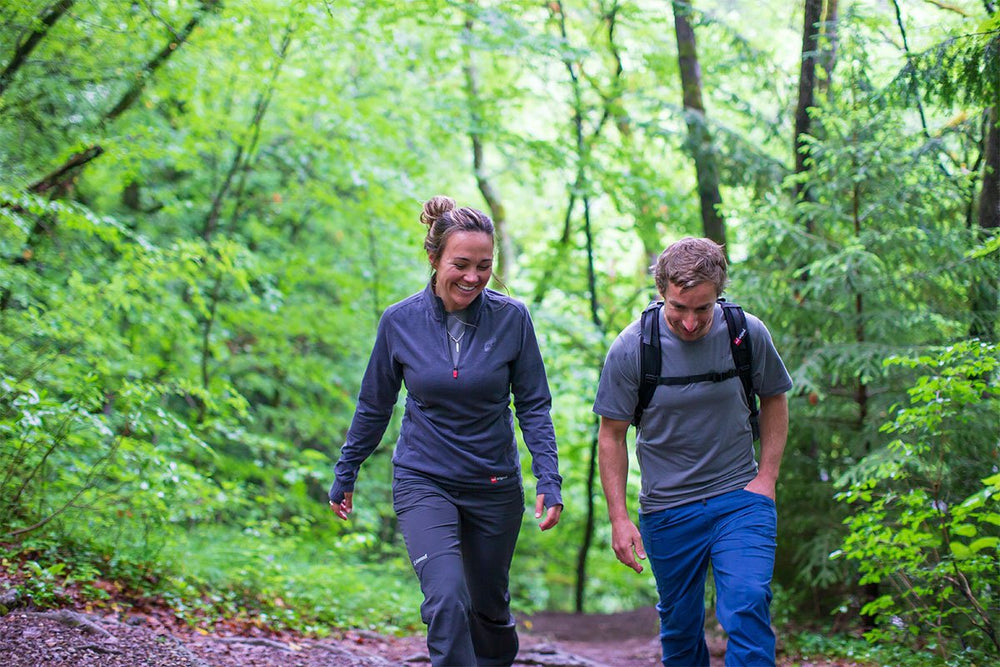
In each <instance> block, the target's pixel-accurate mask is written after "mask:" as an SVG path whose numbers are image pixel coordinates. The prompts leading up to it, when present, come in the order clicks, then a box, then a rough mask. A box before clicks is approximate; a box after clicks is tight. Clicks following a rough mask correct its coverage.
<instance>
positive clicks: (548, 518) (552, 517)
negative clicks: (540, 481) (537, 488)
mask: <svg viewBox="0 0 1000 667" xmlns="http://www.w3.org/2000/svg"><path fill="white" fill-rule="evenodd" d="M562 508H563V506H562V505H553V506H552V507H550V508H549V509H548V510H545V494H544V493H540V494H538V497H537V498H536V499H535V518H536V519H541V518H542V512H543V511H545V519H544V520H543V521H542V522H541V523H540V524H538V527H539V528H541V529H542V530H548V529H549V528H551V527H552V526H554V525H556V524H557V523H559V516H560V515H561V514H562Z"/></svg>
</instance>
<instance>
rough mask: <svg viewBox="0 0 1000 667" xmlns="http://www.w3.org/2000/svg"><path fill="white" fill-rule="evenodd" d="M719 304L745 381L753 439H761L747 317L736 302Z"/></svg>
mask: <svg viewBox="0 0 1000 667" xmlns="http://www.w3.org/2000/svg"><path fill="white" fill-rule="evenodd" d="M719 305H720V306H722V314H723V315H724V316H725V318H726V326H728V327H729V349H730V351H731V352H732V353H733V363H734V364H735V366H736V374H737V375H739V377H740V381H741V382H742V383H743V393H744V394H745V395H746V398H747V407H748V408H750V428H751V430H752V431H753V439H754V440H759V439H760V411H759V410H758V408H757V394H756V392H754V390H753V349H752V347H751V344H750V332H749V330H748V329H747V317H746V314H745V313H744V312H743V309H742V308H740V307H739V306H738V305H737V304H735V303H730V302H728V301H726V300H725V299H719Z"/></svg>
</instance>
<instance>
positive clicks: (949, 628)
mask: <svg viewBox="0 0 1000 667" xmlns="http://www.w3.org/2000/svg"><path fill="white" fill-rule="evenodd" d="M886 363H887V365H903V366H907V367H911V368H918V369H921V371H922V372H924V373H926V374H924V375H921V377H920V378H919V380H918V381H917V383H916V385H915V386H914V387H912V388H911V389H910V390H909V394H910V405H909V406H908V407H904V408H900V409H899V410H898V411H897V412H896V413H895V416H894V418H893V419H891V420H890V421H888V422H887V423H886V424H885V425H884V426H883V427H882V430H883V431H884V432H886V433H891V434H894V435H896V436H897V439H895V440H893V441H892V442H890V443H889V444H887V445H886V446H885V447H883V448H881V449H879V450H877V451H874V452H872V453H871V454H870V455H869V456H867V457H865V458H864V459H863V460H861V461H859V462H858V464H857V465H856V466H854V468H852V469H851V470H849V471H848V473H847V474H846V475H845V476H844V478H843V479H842V481H841V486H843V487H844V489H845V490H844V491H842V492H841V493H840V494H839V495H838V499H839V500H840V501H841V502H844V503H847V504H848V505H850V506H851V509H852V514H851V516H850V517H849V518H848V519H847V520H846V523H847V525H848V527H849V529H850V534H849V535H848V536H847V537H846V539H845V540H844V545H843V549H842V551H840V552H838V553H837V555H839V556H842V557H846V558H848V559H851V560H854V561H857V562H858V567H859V570H860V572H861V575H862V578H861V583H869V582H870V583H886V584H891V586H892V588H893V589H894V592H893V593H890V592H889V591H886V592H885V593H884V594H883V595H881V596H879V597H878V598H876V599H874V600H872V601H871V602H869V603H868V604H866V605H865V607H864V608H863V609H862V613H864V614H867V615H870V616H872V617H874V619H875V620H876V622H877V626H876V628H875V629H874V630H872V631H871V632H869V633H868V635H867V637H868V639H869V640H870V641H872V642H873V643H882V642H901V643H904V644H909V645H914V646H922V647H926V648H929V649H930V650H933V651H934V652H937V653H940V654H941V655H945V656H946V655H957V654H960V653H962V652H963V651H964V652H965V654H966V655H968V656H969V659H970V660H972V661H973V662H975V661H977V660H978V659H980V658H979V657H978V656H992V657H993V658H994V659H995V658H996V657H997V656H998V655H1000V635H998V625H1000V613H998V609H997V607H996V599H997V591H998V590H1000V549H998V546H1000V474H998V473H997V459H998V456H1000V443H998V441H997V433H998V426H1000V417H998V415H1000V397H998V396H997V394H996V393H995V392H994V391H993V390H992V389H991V388H990V387H991V386H995V385H996V379H997V372H998V370H1000V354H998V347H997V346H996V345H990V344H986V343H982V342H979V341H975V340H973V341H967V342H962V343H957V344H955V345H951V346H947V347H945V348H943V349H940V350H938V351H936V352H934V353H930V352H929V353H927V354H924V355H921V356H918V357H896V358H891V359H888V360H887V362H886Z"/></svg>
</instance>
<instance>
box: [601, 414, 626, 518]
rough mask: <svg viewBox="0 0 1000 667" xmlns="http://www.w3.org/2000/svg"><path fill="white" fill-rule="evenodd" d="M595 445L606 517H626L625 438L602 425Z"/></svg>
mask: <svg viewBox="0 0 1000 667" xmlns="http://www.w3.org/2000/svg"><path fill="white" fill-rule="evenodd" d="M597 447H598V467H599V469H600V472H601V488H602V489H603V490H604V497H605V499H606V500H607V502H608V517H609V518H610V519H611V521H612V522H614V521H616V520H618V519H627V518H628V507H627V503H626V502H625V494H626V486H627V482H628V448H627V446H626V444H625V438H624V437H622V436H620V435H618V434H616V433H612V432H609V431H608V430H607V429H605V428H603V427H602V428H601V431H600V433H599V434H598V438H597Z"/></svg>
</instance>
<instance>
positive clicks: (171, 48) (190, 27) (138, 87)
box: [104, 0, 219, 121]
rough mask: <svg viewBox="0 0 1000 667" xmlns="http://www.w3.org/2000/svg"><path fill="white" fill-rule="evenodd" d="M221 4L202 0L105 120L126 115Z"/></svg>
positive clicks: (215, 0) (140, 72)
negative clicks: (162, 68) (147, 84)
mask: <svg viewBox="0 0 1000 667" xmlns="http://www.w3.org/2000/svg"><path fill="white" fill-rule="evenodd" d="M218 4H219V0H202V2H201V8H200V10H199V11H197V12H195V13H194V15H193V16H192V17H191V18H190V20H188V22H187V24H185V26H184V27H183V28H181V31H180V33H174V32H173V30H171V33H173V35H172V36H173V39H171V40H170V41H169V42H168V43H167V44H166V45H164V46H163V48H161V49H160V51H159V53H157V54H156V55H155V56H153V59H152V60H150V61H149V62H148V63H146V65H145V66H144V67H143V68H142V70H140V71H139V72H137V73H136V75H135V79H134V80H133V81H132V85H131V86H129V88H128V90H126V91H125V94H124V95H122V97H121V99H120V100H118V103H117V104H115V106H114V107H112V108H111V110H110V111H108V112H107V113H106V114H104V119H105V120H108V121H112V120H115V119H116V118H118V117H119V116H121V115H122V114H123V113H125V112H126V111H127V110H128V109H129V108H130V107H131V106H132V105H133V104H134V103H135V101H136V100H137V99H139V96H140V95H141V94H142V91H143V90H144V89H145V87H146V82H148V81H149V80H150V79H151V78H152V76H153V75H154V74H155V73H156V71H157V70H158V69H160V68H161V67H163V65H164V64H165V63H166V62H167V60H168V59H169V58H170V56H172V55H173V54H174V53H175V52H176V51H177V49H179V48H180V47H181V46H182V45H183V44H184V43H185V42H186V41H187V40H188V38H189V37H190V36H191V33H192V32H194V29H195V28H196V27H198V24H199V23H201V20H202V18H204V16H205V15H206V14H207V13H208V12H209V11H211V10H212V9H214V8H215V7H216V6H217V5H218Z"/></svg>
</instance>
